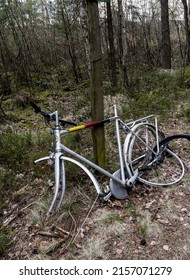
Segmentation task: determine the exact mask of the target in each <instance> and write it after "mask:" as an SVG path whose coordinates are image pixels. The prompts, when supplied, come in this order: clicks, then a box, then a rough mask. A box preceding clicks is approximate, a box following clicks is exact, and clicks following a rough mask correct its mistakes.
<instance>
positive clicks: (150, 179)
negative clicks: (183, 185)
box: [126, 124, 184, 187]
mask: <svg viewBox="0 0 190 280" xmlns="http://www.w3.org/2000/svg"><path fill="white" fill-rule="evenodd" d="M147 134H148V137H147ZM145 137H146V139H145ZM156 137H158V138H159V153H158V152H157V145H156V144H155V143H156V141H157V139H156ZM162 137H163V135H162V133H158V136H156V129H155V128H154V126H152V125H151V126H150V125H145V124H144V125H141V126H139V127H136V129H134V130H133V132H132V133H131V135H130V139H128V143H127V158H126V160H128V163H129V165H130V168H131V171H132V173H134V172H135V170H136V169H138V181H140V182H141V183H143V184H146V185H149V186H153V187H164V186H171V185H174V184H176V183H178V182H180V181H181V179H182V178H183V176H184V165H183V162H182V161H181V159H180V158H179V157H178V156H177V155H176V154H175V153H174V152H173V151H172V150H171V149H169V148H168V147H167V144H166V142H164V141H165V138H164V139H163V138H162ZM139 138H140V139H143V140H144V142H145V143H146V145H145V144H144V143H143V142H141V141H140V140H139ZM147 139H148V140H147ZM162 141H163V142H162ZM160 143H161V144H160ZM163 143H165V144H163ZM147 146H148V147H149V148H148V147H147ZM147 149H149V151H147ZM151 151H152V152H151Z"/></svg>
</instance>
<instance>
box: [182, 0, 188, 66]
mask: <svg viewBox="0 0 190 280" xmlns="http://www.w3.org/2000/svg"><path fill="white" fill-rule="evenodd" d="M182 4H183V8H184V22H185V35H186V64H187V65H189V64H190V28H189V12H188V5H187V1H186V0H182Z"/></svg>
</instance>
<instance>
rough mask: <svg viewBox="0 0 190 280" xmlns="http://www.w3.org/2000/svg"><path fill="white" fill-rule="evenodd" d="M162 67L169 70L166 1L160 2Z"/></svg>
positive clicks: (169, 54) (169, 45) (169, 52)
mask: <svg viewBox="0 0 190 280" xmlns="http://www.w3.org/2000/svg"><path fill="white" fill-rule="evenodd" d="M160 2H161V32H162V65H163V67H164V68H165V69H171V43H170V26H169V12H168V0H161V1H160Z"/></svg>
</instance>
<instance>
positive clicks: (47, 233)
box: [37, 231, 60, 237]
mask: <svg viewBox="0 0 190 280" xmlns="http://www.w3.org/2000/svg"><path fill="white" fill-rule="evenodd" d="M37 234H40V235H43V236H48V237H60V236H59V235H58V234H57V233H52V232H47V231H38V233H37Z"/></svg>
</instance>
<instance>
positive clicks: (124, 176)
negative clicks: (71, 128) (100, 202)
mask: <svg viewBox="0 0 190 280" xmlns="http://www.w3.org/2000/svg"><path fill="white" fill-rule="evenodd" d="M114 113H115V116H114V117H112V118H110V120H111V121H115V126H116V137H117V145H118V155H119V163H120V172H121V179H120V178H118V177H116V176H114V174H111V173H110V172H108V171H106V170H105V169H103V168H101V167H99V166H98V165H96V164H95V163H93V162H91V161H90V160H88V159H86V158H84V157H83V156H81V155H79V154H78V153H76V152H74V151H72V150H71V149H69V148H67V147H66V146H65V145H63V144H62V143H61V136H63V135H65V134H67V133H68V130H62V129H61V127H60V124H59V116H58V111H55V112H53V113H52V114H50V117H53V116H54V118H55V122H56V127H55V129H54V135H55V139H56V145H55V152H54V153H51V154H50V156H47V157H43V158H40V159H38V160H36V161H35V163H37V162H41V161H44V160H48V161H49V162H50V163H52V161H54V172H55V192H54V196H53V200H52V202H51V205H50V208H49V210H48V212H47V215H49V214H51V212H52V209H53V207H54V205H55V202H56V200H57V198H58V194H59V188H60V181H61V196H60V200H59V202H58V206H57V209H58V210H59V209H60V207H61V204H62V201H63V198H64V194H65V188H66V180H65V166H64V162H65V161H69V162H72V163H73V164H76V165H77V166H79V167H80V168H81V169H83V170H84V172H85V173H86V174H87V175H88V176H89V177H90V179H91V181H92V183H93V185H94V187H95V189H96V192H97V194H98V195H101V194H102V195H103V193H102V189H101V187H100V185H99V183H98V182H97V180H96V178H95V177H94V175H93V174H92V173H91V172H90V171H89V169H88V168H86V167H85V166H84V165H83V164H82V163H80V162H79V161H81V162H83V163H84V164H87V165H88V166H90V167H92V168H93V169H95V170H97V171H98V172H100V173H102V174H104V175H105V176H107V177H108V178H110V179H112V180H114V181H115V182H117V183H119V184H120V186H122V187H123V188H128V187H132V186H133V184H134V182H135V181H136V180H137V177H138V171H136V172H135V173H134V174H132V173H131V169H130V167H129V165H128V164H127V163H126V162H125V161H124V157H123V149H122V145H121V138H120V128H119V126H120V125H122V126H123V127H125V129H126V130H127V131H129V132H130V133H133V131H132V130H131V127H134V126H136V125H138V123H140V122H144V121H145V122H146V121H147V120H148V119H149V118H152V117H154V118H155V116H154V115H151V116H148V117H146V118H142V119H139V120H137V121H135V122H130V123H128V124H125V123H123V122H122V121H121V120H120V118H119V117H118V115H117V109H116V105H114ZM155 122H156V131H157V120H156V121H155ZM157 138H158V137H157ZM141 141H143V140H141ZM144 144H145V145H146V143H144ZM157 147H158V150H159V145H158V140H157ZM63 152H65V153H67V154H69V155H70V156H72V157H74V158H76V159H73V158H70V157H66V156H64V154H63ZM152 152H154V151H152ZM154 153H155V152H154ZM78 160H79V161H78ZM110 196H111V192H109V193H108V194H107V195H105V197H104V200H108V199H109V197H110Z"/></svg>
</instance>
